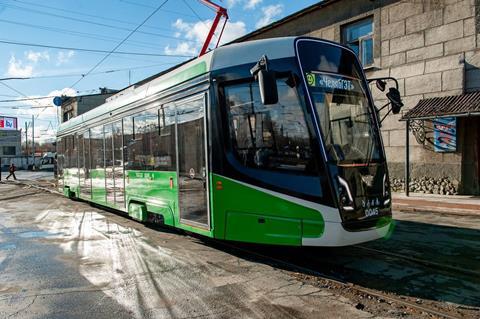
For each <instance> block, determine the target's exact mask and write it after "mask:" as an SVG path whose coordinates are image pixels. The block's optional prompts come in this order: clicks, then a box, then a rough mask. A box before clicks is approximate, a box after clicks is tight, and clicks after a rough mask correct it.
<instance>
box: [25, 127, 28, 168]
mask: <svg viewBox="0 0 480 319" xmlns="http://www.w3.org/2000/svg"><path fill="white" fill-rule="evenodd" d="M25 155H28V122H25ZM27 164H28V163H27ZM27 166H28V165H27Z"/></svg>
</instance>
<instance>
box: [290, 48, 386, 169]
mask: <svg viewBox="0 0 480 319" xmlns="http://www.w3.org/2000/svg"><path fill="white" fill-rule="evenodd" d="M298 51H299V55H300V60H301V63H302V69H303V72H304V76H305V78H306V82H307V87H308V90H309V91H310V95H311V97H312V100H313V103H314V107H315V109H316V111H317V115H318V118H319V125H320V129H321V132H322V135H323V136H322V137H323V141H324V145H325V149H326V152H327V155H328V159H329V162H330V163H335V164H337V165H339V166H343V165H351V164H358V163H371V162H378V161H380V160H381V156H382V153H381V151H380V144H379V137H378V133H377V131H376V130H375V126H374V123H375V122H374V116H373V109H372V108H371V106H370V105H369V100H368V98H367V95H366V91H365V85H364V84H363V83H362V80H361V79H362V77H361V74H362V73H361V71H360V70H359V66H358V64H357V63H356V60H355V57H354V56H353V54H352V53H351V52H349V51H347V50H345V49H342V48H341V47H337V46H332V45H329V44H325V43H321V42H314V41H301V42H299V43H298Z"/></svg>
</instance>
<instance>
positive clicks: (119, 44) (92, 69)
mask: <svg viewBox="0 0 480 319" xmlns="http://www.w3.org/2000/svg"><path fill="white" fill-rule="evenodd" d="M167 2H168V0H165V1H163V2H162V3H161V4H160V5H159V6H158V7H157V8H156V9H155V10H153V12H152V13H151V14H150V15H149V16H148V17H147V18H146V19H145V20H143V21H142V23H140V24H139V25H138V26H137V27H136V28H135V29H133V30H132V31H131V32H130V33H129V34H128V35H127V36H126V37H125V38H124V39H123V40H122V41H120V43H118V44H117V45H116V46H115V48H113V49H112V50H111V51H110V52H109V53H107V55H105V57H103V58H102V59H101V60H100V61H98V63H97V64H95V65H94V66H93V67H92V68H91V69H90V70H89V71H88V72H87V73H86V74H85V76H82V77H81V78H80V79H78V80H77V81H75V83H73V84H72V85H70V87H72V88H73V87H75V85H77V84H78V83H80V81H82V80H83V79H84V78H85V77H87V76H88V75H89V74H90V73H92V72H93V71H94V70H95V69H96V68H97V67H98V66H99V65H100V64H102V63H103V62H104V61H105V60H106V59H108V57H109V56H110V55H111V54H112V53H113V52H115V50H117V49H118V48H119V47H120V46H121V45H122V44H123V43H124V42H125V41H127V40H128V38H130V37H131V36H132V35H133V34H134V33H135V32H136V31H137V30H138V29H140V28H141V27H142V25H144V24H145V23H146V22H147V21H148V20H149V19H150V18H151V17H152V16H153V15H154V14H155V13H157V12H158V11H159V10H160V9H161V8H162V7H163V6H164V5H165V4H167ZM0 83H2V82H0Z"/></svg>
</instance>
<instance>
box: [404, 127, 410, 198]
mask: <svg viewBox="0 0 480 319" xmlns="http://www.w3.org/2000/svg"><path fill="white" fill-rule="evenodd" d="M409 129H410V120H407V122H406V127H405V196H410V187H409V184H410V138H409V136H408V135H409V134H408V133H409Z"/></svg>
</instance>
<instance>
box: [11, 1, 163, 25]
mask: <svg viewBox="0 0 480 319" xmlns="http://www.w3.org/2000/svg"><path fill="white" fill-rule="evenodd" d="M12 1H15V2H18V3H22V4H26V5H27V6H34V7H41V8H46V9H50V10H55V11H60V12H66V13H73V14H76V15H81V16H85V17H91V18H95V19H101V20H107V21H112V22H117V23H122V24H128V25H133V26H136V25H137V24H136V23H134V22H130V21H125V20H120V19H114V18H111V17H103V16H99V15H94V14H89V13H86V12H80V11H74V10H66V9H60V8H56V7H52V6H47V5H44V4H38V3H33V2H29V1H21V0H12ZM143 27H144V28H149V29H155V30H162V31H171V29H169V28H162V27H154V26H149V25H144V26H143Z"/></svg>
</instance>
